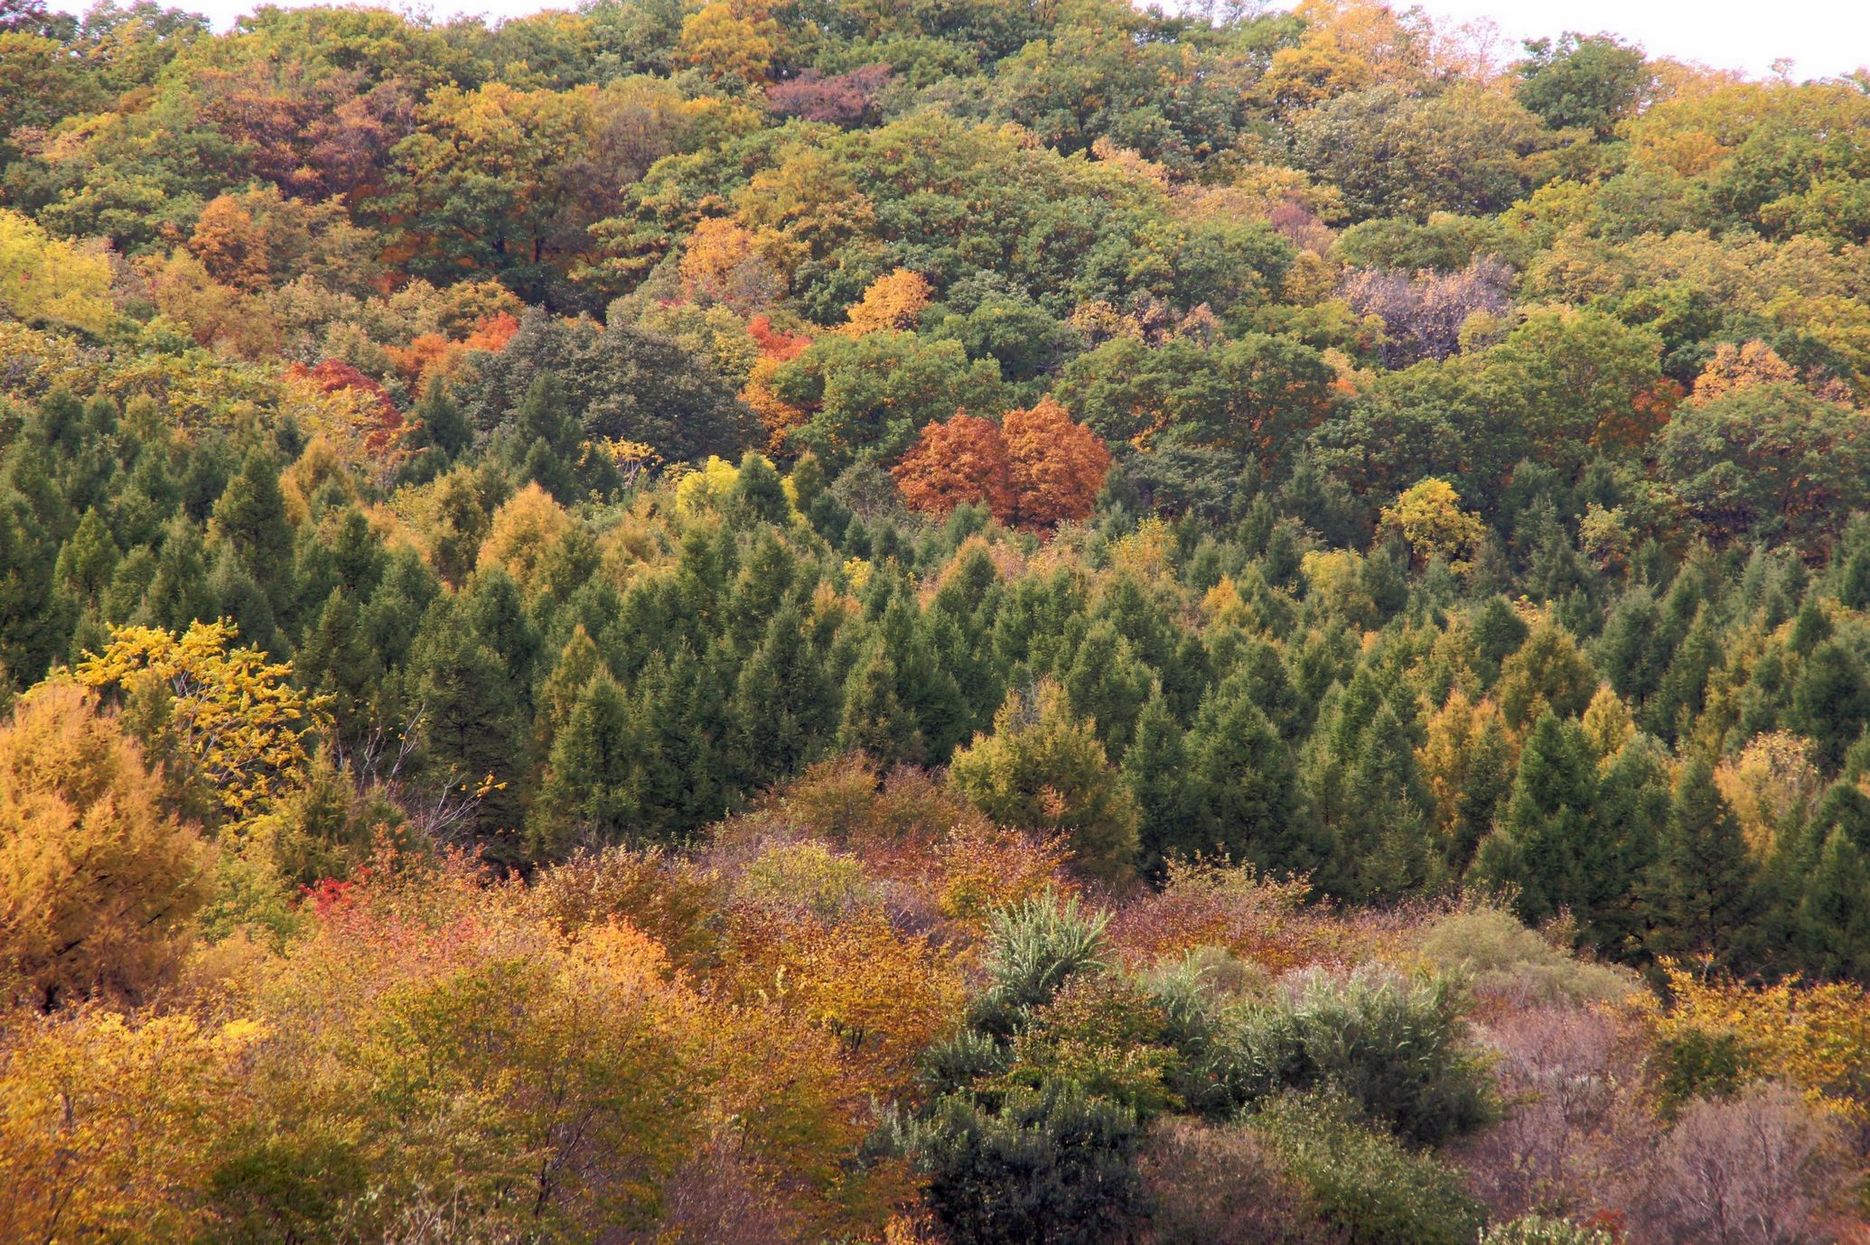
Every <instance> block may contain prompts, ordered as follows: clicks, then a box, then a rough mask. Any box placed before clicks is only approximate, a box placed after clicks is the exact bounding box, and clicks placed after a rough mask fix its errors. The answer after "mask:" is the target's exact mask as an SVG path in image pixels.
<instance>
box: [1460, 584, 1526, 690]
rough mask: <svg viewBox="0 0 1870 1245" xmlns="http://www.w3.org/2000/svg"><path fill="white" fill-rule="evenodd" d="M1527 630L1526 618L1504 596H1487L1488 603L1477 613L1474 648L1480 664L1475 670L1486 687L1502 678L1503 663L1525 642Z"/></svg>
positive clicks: (1474, 624)
mask: <svg viewBox="0 0 1870 1245" xmlns="http://www.w3.org/2000/svg"><path fill="white" fill-rule="evenodd" d="M1528 630H1529V628H1528V627H1527V626H1526V623H1525V620H1524V619H1522V618H1521V617H1520V616H1519V615H1518V614H1517V613H1515V612H1514V610H1513V607H1512V605H1510V604H1509V603H1508V602H1507V599H1506V598H1505V597H1502V596H1491V597H1488V598H1487V601H1486V603H1485V604H1484V605H1482V606H1481V607H1480V609H1479V610H1478V611H1476V612H1475V614H1474V622H1473V633H1474V651H1475V653H1476V654H1477V655H1478V658H1479V665H1478V666H1477V667H1476V668H1475V671H1474V672H1475V673H1476V674H1478V675H1480V678H1481V683H1482V685H1483V686H1491V685H1492V683H1493V681H1494V679H1496V678H1498V677H1499V673H1500V663H1501V662H1503V661H1505V660H1506V659H1507V658H1508V657H1510V656H1511V655H1512V654H1513V653H1515V652H1517V651H1518V650H1519V646H1520V645H1521V644H1524V643H1525V642H1526V635H1527V632H1528Z"/></svg>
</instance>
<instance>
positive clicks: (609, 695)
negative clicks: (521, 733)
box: [526, 669, 641, 860]
mask: <svg viewBox="0 0 1870 1245" xmlns="http://www.w3.org/2000/svg"><path fill="white" fill-rule="evenodd" d="M640 754H641V748H640V747H639V745H638V742H637V737H636V731H635V728H634V726H633V722H632V714H631V709H630V703H629V700H628V698H626V697H625V696H624V693H623V689H622V688H621V687H619V686H618V685H617V681H616V680H615V679H613V678H611V677H610V674H609V673H608V672H607V671H604V670H601V669H600V670H598V671H597V672H596V673H595V674H593V675H592V676H591V679H590V681H589V682H588V683H586V684H585V686H584V689H583V690H582V691H581V692H580V693H579V694H578V699H577V703H576V704H575V705H574V706H573V707H572V711H571V716H570V718H568V719H567V720H566V722H565V726H564V729H562V730H561V731H559V732H558V736H557V738H556V739H555V740H554V741H553V743H552V751H551V756H550V759H549V760H548V761H547V763H546V770H545V781H544V783H543V785H542V786H541V789H540V792H539V798H538V800H537V802H536V803H535V805H534V808H533V811H532V814H531V815H530V816H529V817H528V818H527V827H526V841H527V847H528V849H529V851H530V853H531V855H532V857H533V858H534V859H535V860H557V859H562V858H563V857H564V856H565V855H566V854H567V853H568V852H569V851H570V850H571V849H572V848H573V847H575V846H601V845H604V844H609V843H619V842H623V841H625V840H626V839H628V838H630V837H631V836H632V835H633V834H634V833H636V832H637V831H638V828H639V826H640V817H639V808H638V804H637V791H636V779H637V763H638V758H639V756H640Z"/></svg>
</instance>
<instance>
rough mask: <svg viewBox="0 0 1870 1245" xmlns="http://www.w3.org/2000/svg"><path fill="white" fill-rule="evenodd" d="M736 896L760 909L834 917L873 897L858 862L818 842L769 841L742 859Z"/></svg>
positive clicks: (873, 889)
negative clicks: (744, 861)
mask: <svg viewBox="0 0 1870 1245" xmlns="http://www.w3.org/2000/svg"><path fill="white" fill-rule="evenodd" d="M734 890H735V898H737V899H740V900H742V901H743V902H745V903H749V904H752V905H753V906H755V907H760V908H772V909H780V910H789V911H800V912H810V913H812V914H813V915H815V916H821V917H836V916H838V915H840V914H842V913H844V912H846V911H849V910H850V909H852V908H856V907H861V906H863V905H865V904H867V903H869V902H871V901H872V900H874V899H875V888H874V887H872V886H871V885H870V883H869V881H868V880H867V879H866V878H865V877H864V867H863V864H862V862H860V861H858V860H857V859H856V858H855V857H851V856H846V855H843V854H841V853H839V852H834V851H832V850H831V849H830V848H828V847H826V846H825V845H824V844H822V843H774V844H770V845H768V846H767V848H766V849H765V850H764V851H762V852H761V853H760V854H759V855H758V856H756V857H754V858H753V859H752V860H751V861H749V862H747V867H746V869H745V870H744V871H742V873H741V875H740V880H739V882H738V884H737V885H736V886H735V888H734Z"/></svg>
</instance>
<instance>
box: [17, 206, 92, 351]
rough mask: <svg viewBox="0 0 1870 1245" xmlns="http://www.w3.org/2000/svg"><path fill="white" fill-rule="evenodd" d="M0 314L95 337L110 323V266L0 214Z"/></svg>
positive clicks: (78, 247)
mask: <svg viewBox="0 0 1870 1245" xmlns="http://www.w3.org/2000/svg"><path fill="white" fill-rule="evenodd" d="M0 312H5V313H6V314H7V315H10V316H12V317H14V318H15V319H19V320H27V321H34V320H50V321H53V322H54V323H58V324H69V325H72V326H74V327H77V328H81V329H89V330H91V331H92V332H96V331H98V330H100V329H102V328H103V327H104V326H105V325H106V324H108V323H110V318H111V316H112V315H114V314H115V309H114V308H113V307H112V306H111V301H110V261H109V260H108V259H106V258H105V257H104V255H103V254H102V253H101V252H100V251H96V250H88V249H86V248H85V247H83V246H81V245H78V244H76V243H72V242H67V241H65V240H64V239H62V238H54V237H52V236H51V235H50V234H48V233H46V231H45V230H43V229H41V228H39V226H38V225H36V224H34V223H33V222H32V221H31V220H28V219H27V218H26V217H24V216H21V215H20V214H19V213H18V212H8V211H0Z"/></svg>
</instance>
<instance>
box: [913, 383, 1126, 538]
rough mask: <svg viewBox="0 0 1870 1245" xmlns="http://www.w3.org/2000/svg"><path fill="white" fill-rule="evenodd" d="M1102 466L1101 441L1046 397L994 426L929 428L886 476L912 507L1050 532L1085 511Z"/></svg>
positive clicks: (972, 420) (984, 422) (961, 417)
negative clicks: (973, 510)
mask: <svg viewBox="0 0 1870 1245" xmlns="http://www.w3.org/2000/svg"><path fill="white" fill-rule="evenodd" d="M1110 461H1111V460H1110V451H1109V450H1108V449H1106V448H1105V446H1104V443H1103V442H1102V441H1101V440H1099V439H1098V437H1097V436H1096V435H1095V434H1093V433H1092V432H1090V431H1089V430H1088V429H1086V428H1084V427H1083V426H1082V425H1080V424H1075V423H1073V422H1072V420H1071V417H1070V415H1068V414H1067V413H1066V412H1065V408H1064V407H1062V406H1060V405H1059V404H1058V403H1056V402H1053V401H1052V400H1051V399H1049V398H1048V399H1043V400H1041V401H1040V402H1038V403H1037V404H1035V405H1034V406H1032V407H1030V408H1023V409H1018V410H1012V411H1008V412H1007V413H1006V415H1005V416H1004V417H1003V418H1002V420H1001V422H1000V423H998V424H995V423H994V422H993V421H992V420H989V419H983V418H981V417H979V416H972V415H967V414H957V415H956V416H955V417H954V418H953V419H950V420H946V421H944V422H942V423H937V424H930V425H928V426H927V427H926V428H924V429H923V430H922V435H921V437H920V438H919V439H918V440H917V442H916V444H915V445H914V446H912V447H911V448H910V450H909V452H908V453H907V454H904V455H903V459H902V462H900V463H899V464H897V466H896V468H895V469H894V472H893V474H894V475H895V477H896V484H897V487H898V488H899V489H901V490H902V494H903V500H904V501H906V502H908V503H909V505H911V506H913V507H915V508H916V509H917V510H923V511H926V512H928V513H930V514H937V515H941V514H947V513H948V512H950V511H952V510H953V509H954V508H955V507H956V506H959V505H963V504H978V505H983V506H985V507H986V508H987V510H988V512H989V513H991V514H992V515H993V516H994V517H995V518H997V519H999V520H1000V521H1001V522H1003V523H1008V524H1012V525H1016V526H1021V527H1030V528H1051V527H1055V526H1056V525H1058V524H1059V523H1063V522H1068V521H1071V520H1075V519H1082V518H1084V517H1085V516H1086V515H1088V514H1090V513H1091V509H1092V506H1093V505H1094V504H1095V503H1096V501H1097V493H1098V490H1099V489H1100V488H1101V487H1102V486H1103V483H1104V476H1105V475H1106V474H1107V473H1108V472H1109V470H1110Z"/></svg>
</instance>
